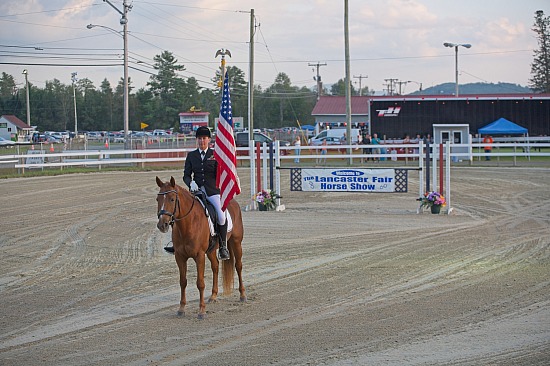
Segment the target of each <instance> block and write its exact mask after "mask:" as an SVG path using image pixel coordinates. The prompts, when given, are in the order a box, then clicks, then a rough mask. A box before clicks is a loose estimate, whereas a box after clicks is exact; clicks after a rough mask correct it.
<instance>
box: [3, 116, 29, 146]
mask: <svg viewBox="0 0 550 366" xmlns="http://www.w3.org/2000/svg"><path fill="white" fill-rule="evenodd" d="M32 131H34V127H31V126H29V125H28V124H26V123H25V122H23V121H21V120H20V119H19V118H17V117H16V116H14V115H12V114H4V115H2V116H1V117H0V136H1V137H3V138H5V139H7V140H13V141H28V140H29V137H30V136H29V135H30V134H32Z"/></svg>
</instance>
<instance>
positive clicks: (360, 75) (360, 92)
mask: <svg viewBox="0 0 550 366" xmlns="http://www.w3.org/2000/svg"><path fill="white" fill-rule="evenodd" d="M353 77H354V78H356V79H359V96H361V94H362V88H361V80H362V79H366V78H368V77H369V76H368V75H367V76H363V75H362V74H359V76H355V75H354V76H353Z"/></svg>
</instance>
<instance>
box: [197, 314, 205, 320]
mask: <svg viewBox="0 0 550 366" xmlns="http://www.w3.org/2000/svg"><path fill="white" fill-rule="evenodd" d="M197 319H199V320H203V319H206V314H199V315H198V316H197Z"/></svg>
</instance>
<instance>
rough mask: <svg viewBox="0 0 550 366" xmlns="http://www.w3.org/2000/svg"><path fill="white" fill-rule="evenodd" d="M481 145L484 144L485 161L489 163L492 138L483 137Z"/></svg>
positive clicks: (489, 136)
mask: <svg viewBox="0 0 550 366" xmlns="http://www.w3.org/2000/svg"><path fill="white" fill-rule="evenodd" d="M483 143H484V144H485V146H484V147H483V149H484V150H485V160H486V161H489V160H491V156H490V155H489V154H491V151H492V150H493V138H492V137H491V135H485V138H484V139H483Z"/></svg>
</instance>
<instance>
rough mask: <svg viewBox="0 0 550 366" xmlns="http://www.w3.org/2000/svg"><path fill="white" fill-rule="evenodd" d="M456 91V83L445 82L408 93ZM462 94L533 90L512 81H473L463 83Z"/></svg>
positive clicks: (443, 93) (527, 91) (449, 92)
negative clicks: (496, 82) (494, 82)
mask: <svg viewBox="0 0 550 366" xmlns="http://www.w3.org/2000/svg"><path fill="white" fill-rule="evenodd" d="M454 93H455V83H444V84H439V85H436V86H432V87H430V88H426V89H424V90H422V91H421V92H420V91H418V90H417V91H415V92H414V93H410V94H407V95H419V94H423V95H437V94H442V95H453V94H454ZM459 93H460V94H532V93H533V91H532V90H531V89H529V88H528V87H525V86H521V85H518V84H511V83H498V84H493V83H471V84H463V85H462V84H461V85H460V89H459Z"/></svg>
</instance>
